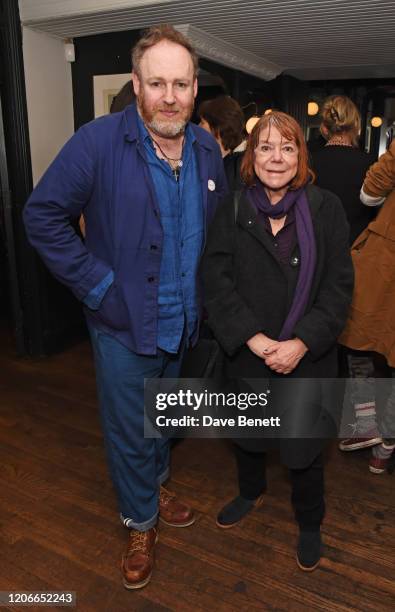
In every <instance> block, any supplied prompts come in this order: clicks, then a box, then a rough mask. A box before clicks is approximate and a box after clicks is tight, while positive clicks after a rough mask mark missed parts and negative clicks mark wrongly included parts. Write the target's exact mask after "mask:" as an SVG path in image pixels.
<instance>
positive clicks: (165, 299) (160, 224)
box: [24, 25, 225, 589]
mask: <svg viewBox="0 0 395 612" xmlns="http://www.w3.org/2000/svg"><path fill="white" fill-rule="evenodd" d="M132 62H133V73H132V80H133V87H134V91H135V94H136V98H137V105H134V104H132V105H131V106H128V107H126V109H125V110H124V111H123V112H121V113H115V114H113V115H108V116H106V117H102V118H99V119H97V120H95V121H92V122H91V123H89V124H87V125H84V126H83V127H82V128H80V130H78V132H77V133H76V134H75V135H74V136H73V137H72V138H71V140H70V141H69V142H68V143H67V144H66V145H65V147H64V148H63V149H62V151H61V152H60V154H59V155H58V157H57V158H56V159H55V161H54V162H53V163H52V165H51V166H50V167H49V169H48V170H47V172H46V173H45V175H44V176H43V178H42V179H41V181H40V182H39V184H38V185H37V187H36V188H35V190H34V191H33V193H32V195H31V197H30V198H29V201H28V203H27V205H26V207H25V212H24V218H25V224H26V228H27V232H28V236H29V239H30V242H31V243H32V245H33V246H34V247H36V248H37V250H38V252H39V253H40V255H41V257H42V258H43V260H44V262H45V263H46V265H47V266H48V268H49V269H50V270H51V272H52V273H53V274H54V275H55V276H56V277H57V278H58V279H59V280H60V281H61V282H63V283H64V284H66V285H67V286H68V287H69V288H70V289H71V290H72V291H73V293H74V294H75V295H76V296H77V298H79V299H80V300H82V302H83V303H84V305H85V313H86V317H87V321H88V327H89V331H90V335H91V339H92V345H93V350H94V357H95V366H96V378H97V387H98V396H99V403H100V409H101V417H102V423H103V431H104V439H105V445H106V450H107V455H108V461H109V467H110V473H111V477H112V480H113V483H114V486H115V490H116V493H117V497H118V504H119V509H120V513H121V520H122V522H123V524H124V525H125V526H126V527H127V528H128V529H129V530H130V532H129V539H128V548H127V551H126V554H125V555H124V556H123V559H122V573H123V581H124V585H125V587H126V588H128V589H137V588H140V587H143V586H145V585H146V584H147V583H148V582H149V580H150V577H151V572H152V568H153V562H154V546H155V543H156V541H157V521H158V518H159V519H161V520H162V521H163V522H165V523H167V524H170V525H173V526H176V527H186V526H188V525H191V524H192V523H193V522H194V520H195V517H194V513H193V511H192V509H191V508H190V507H189V506H187V505H186V504H184V503H182V502H180V501H179V500H177V498H176V497H175V496H174V495H173V494H170V493H169V492H168V491H167V490H166V489H164V488H163V486H162V483H163V482H164V481H165V480H166V479H167V478H168V477H169V444H168V441H167V440H165V439H145V438H144V425H143V421H144V378H153V377H167V378H176V377H177V376H178V374H179V370H180V363H181V359H182V355H183V351H184V350H185V348H186V347H187V346H188V345H189V344H192V345H193V344H194V343H195V342H196V340H197V336H198V328H199V318H200V297H199V293H198V288H197V282H196V274H197V267H198V263H199V258H200V254H201V252H202V249H203V245H204V241H205V236H206V228H207V224H208V223H209V221H210V220H211V218H212V216H213V213H214V210H215V207H216V204H217V202H218V200H219V198H220V197H222V195H223V194H224V191H225V178H224V174H223V166H222V159H221V154H220V151H219V148H218V145H217V144H216V142H215V140H214V139H213V138H212V137H211V136H210V135H209V134H208V133H207V132H206V131H205V130H203V129H201V128H199V127H198V126H195V125H193V124H191V123H189V119H190V117H191V114H192V109H193V103H194V98H195V96H196V92H197V56H196V54H195V52H194V50H193V48H192V47H191V45H190V43H189V41H188V40H187V39H186V38H185V37H184V36H183V35H181V34H180V33H179V32H177V31H176V30H175V29H174V28H172V27H171V26H167V25H162V26H158V27H154V28H151V29H150V30H148V31H147V32H146V33H145V34H144V36H143V37H142V39H141V40H140V41H139V42H138V43H137V45H136V47H135V48H134V50H133V53H132ZM81 213H83V215H84V218H85V226H86V238H85V243H83V242H82V241H81V240H80V238H79V236H78V235H77V234H76V233H75V231H74V229H73V227H72V225H71V221H72V220H74V219H77V218H78V217H79V216H80V215H81Z"/></svg>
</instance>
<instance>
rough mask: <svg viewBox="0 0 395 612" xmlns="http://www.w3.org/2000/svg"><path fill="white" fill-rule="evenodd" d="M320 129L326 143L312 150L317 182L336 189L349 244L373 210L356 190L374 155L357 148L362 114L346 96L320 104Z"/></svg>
mask: <svg viewBox="0 0 395 612" xmlns="http://www.w3.org/2000/svg"><path fill="white" fill-rule="evenodd" d="M320 129H321V133H322V135H323V136H324V138H325V139H326V145H325V146H324V147H322V148H320V149H319V150H315V151H311V152H310V156H311V164H312V169H313V171H314V173H315V175H316V181H315V182H316V185H318V187H322V188H323V189H328V190H329V191H332V192H333V193H335V194H336V195H337V196H338V197H339V198H340V200H341V202H342V204H343V207H344V210H345V212H346V216H347V220H348V222H349V224H350V245H351V244H352V243H353V242H354V240H355V238H356V237H357V236H359V234H360V233H361V232H362V230H364V229H365V227H366V226H367V225H368V223H370V221H371V220H372V218H373V215H374V212H372V209H369V208H367V207H364V206H361V202H360V200H359V192H360V189H361V185H362V183H363V179H364V178H365V174H366V172H367V170H368V168H369V166H371V165H372V164H373V163H374V161H375V158H374V157H373V156H372V155H370V154H368V153H365V152H364V151H361V150H360V149H359V148H358V139H359V134H360V131H361V117H360V114H359V111H358V109H357V107H356V106H355V104H354V102H353V101H352V100H350V98H347V96H330V97H329V98H327V99H326V100H325V101H324V103H323V106H322V111H321V126H320Z"/></svg>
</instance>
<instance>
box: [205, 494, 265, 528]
mask: <svg viewBox="0 0 395 612" xmlns="http://www.w3.org/2000/svg"><path fill="white" fill-rule="evenodd" d="M262 502H263V495H260V496H259V497H258V498H257V499H245V498H244V497H241V495H239V496H238V497H235V498H234V499H232V501H231V502H229V503H228V504H226V506H224V507H223V508H222V510H221V511H220V512H219V513H218V516H217V521H216V524H217V526H218V527H221V528H222V529H228V528H229V527H233V526H234V525H237V523H238V522H239V521H241V519H242V518H244V517H245V516H246V515H247V514H248V513H249V512H251V510H253V509H254V508H257V507H258V506H260V505H261V504H262Z"/></svg>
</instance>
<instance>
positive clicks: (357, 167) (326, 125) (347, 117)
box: [310, 95, 381, 451]
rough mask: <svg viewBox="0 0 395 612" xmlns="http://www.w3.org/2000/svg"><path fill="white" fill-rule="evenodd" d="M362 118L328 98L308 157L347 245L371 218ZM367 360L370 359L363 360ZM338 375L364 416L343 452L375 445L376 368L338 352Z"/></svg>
mask: <svg viewBox="0 0 395 612" xmlns="http://www.w3.org/2000/svg"><path fill="white" fill-rule="evenodd" d="M360 130H361V117H360V114H359V111H358V109H357V107H356V106H355V104H354V102H353V101H352V100H350V98H348V97H347V96H341V95H335V96H330V97H329V98H327V99H326V100H325V101H324V103H323V105H322V110H321V126H320V131H321V134H322V135H323V137H324V138H325V139H326V141H327V142H326V145H325V146H324V147H322V148H321V149H319V150H315V151H310V158H311V162H312V168H313V170H314V173H315V175H316V181H315V182H316V184H317V185H318V186H319V187H322V188H324V189H328V190H329V191H332V192H333V193H335V194H336V195H337V196H338V197H339V198H340V200H341V202H342V204H343V207H344V210H345V212H346V215H347V220H348V222H349V225H350V238H349V241H350V245H351V244H352V243H353V242H354V240H355V239H356V238H357V236H359V234H360V233H361V232H362V231H363V230H364V229H365V228H366V226H367V225H368V223H369V222H370V221H371V220H372V219H373V217H374V214H375V212H374V210H373V209H372V208H370V209H369V208H367V207H365V206H362V205H361V202H360V199H359V193H360V190H361V185H362V182H363V179H364V178H365V175H366V172H367V170H368V168H369V166H370V165H371V164H372V163H373V162H374V158H373V156H372V155H368V154H367V153H365V152H364V151H361V150H360V149H359V148H358V139H359V133H360ZM366 357H369V359H367V358H366ZM339 359H340V374H341V375H342V376H345V377H347V376H351V377H352V378H355V379H358V381H357V384H355V385H352V391H353V392H352V393H351V399H352V402H353V405H354V409H355V411H356V413H357V414H359V413H361V414H363V419H360V420H359V421H358V422H359V429H358V431H357V432H356V431H353V433H352V436H351V437H348V438H346V439H345V440H342V441H341V442H340V445H339V448H340V450H342V451H347V450H355V449H358V448H365V447H366V446H371V445H374V444H378V443H379V442H380V441H381V440H380V437H379V434H378V431H377V427H376V425H375V423H376V404H375V399H374V396H372V395H371V393H370V392H369V393H368V390H369V389H371V387H370V384H369V383H370V380H372V379H373V377H374V365H373V360H372V359H371V357H370V356H367V355H363V354H362V353H359V352H355V351H351V350H346V349H344V348H341V349H340V351H339Z"/></svg>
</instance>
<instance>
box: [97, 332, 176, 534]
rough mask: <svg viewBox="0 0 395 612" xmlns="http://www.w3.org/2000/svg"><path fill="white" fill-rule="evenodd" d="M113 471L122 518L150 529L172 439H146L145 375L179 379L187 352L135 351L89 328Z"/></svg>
mask: <svg viewBox="0 0 395 612" xmlns="http://www.w3.org/2000/svg"><path fill="white" fill-rule="evenodd" d="M89 332H90V335H91V340H92V346H93V353H94V359H95V366H96V384H97V391H98V398H99V405H100V413H101V420H102V427H103V434H104V441H105V446H106V451H107V457H108V463H109V469H110V475H111V478H112V482H113V484H114V487H115V491H116V494H117V497H118V504H119V509H120V512H121V519H122V521H123V523H124V525H125V526H126V527H128V528H133V529H137V530H138V531H147V530H148V529H150V528H151V527H153V526H154V525H155V524H156V521H157V517H158V505H159V486H160V484H161V483H162V482H164V481H165V480H166V479H167V478H168V476H169V441H168V440H167V439H162V438H161V439H146V438H144V378H160V377H163V378H178V376H179V372H180V367H181V360H182V355H183V351H182V350H180V351H179V353H177V354H176V355H172V354H170V353H166V352H165V351H161V350H160V349H158V353H157V355H153V356H145V355H137V354H136V353H133V352H132V351H130V350H129V349H128V348H126V347H125V346H123V345H122V344H120V343H119V342H118V340H116V339H115V338H113V337H112V336H110V335H107V334H104V333H103V332H101V331H99V330H97V329H95V328H94V327H92V326H90V329H89Z"/></svg>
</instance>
